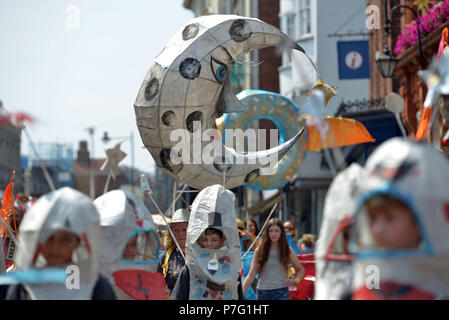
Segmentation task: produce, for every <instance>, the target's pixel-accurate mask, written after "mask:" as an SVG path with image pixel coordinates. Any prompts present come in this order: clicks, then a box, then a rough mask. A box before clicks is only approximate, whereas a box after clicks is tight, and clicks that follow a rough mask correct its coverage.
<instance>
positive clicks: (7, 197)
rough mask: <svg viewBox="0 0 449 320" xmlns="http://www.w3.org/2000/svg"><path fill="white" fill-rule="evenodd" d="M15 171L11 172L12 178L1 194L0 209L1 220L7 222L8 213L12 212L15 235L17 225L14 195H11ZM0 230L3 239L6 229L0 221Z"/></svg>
mask: <svg viewBox="0 0 449 320" xmlns="http://www.w3.org/2000/svg"><path fill="white" fill-rule="evenodd" d="M15 175H16V172H15V171H13V172H12V178H11V182H10V183H9V184H8V185H7V186H6V189H5V193H4V195H3V200H2V208H1V209H0V214H1V215H2V218H3V220H5V222H6V223H7V224H9V223H10V222H9V214H10V213H11V212H12V216H13V220H14V231H15V232H16V235H17V226H16V218H15V212H14V195H13V190H12V188H13V185H14V179H15ZM0 230H1V237H2V238H3V239H5V237H6V235H7V233H8V231H7V230H6V228H5V226H4V225H3V224H2V223H0Z"/></svg>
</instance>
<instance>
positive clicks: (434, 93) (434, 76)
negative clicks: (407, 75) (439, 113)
mask: <svg viewBox="0 0 449 320" xmlns="http://www.w3.org/2000/svg"><path fill="white" fill-rule="evenodd" d="M418 75H419V76H420V77H421V79H423V81H424V82H425V83H426V84H427V87H428V91H427V96H426V99H425V101H424V107H429V106H431V105H434V104H435V102H436V100H437V99H438V97H439V95H440V94H445V95H448V94H449V52H447V53H446V54H444V55H443V57H441V60H440V61H438V59H437V58H433V60H432V63H431V64H430V67H429V69H427V70H421V71H419V72H418Z"/></svg>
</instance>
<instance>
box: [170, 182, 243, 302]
mask: <svg viewBox="0 0 449 320" xmlns="http://www.w3.org/2000/svg"><path fill="white" fill-rule="evenodd" d="M229 203H235V196H234V194H233V193H232V192H231V191H229V190H226V189H225V188H224V187H222V186H221V185H212V186H210V187H207V188H205V189H203V190H202V191H201V192H200V193H199V194H198V195H197V197H196V198H195V201H194V202H193V204H192V209H191V214H190V219H189V225H188V230H187V243H186V265H185V266H184V268H183V270H182V271H181V274H180V275H179V278H178V281H177V282H176V285H175V287H174V289H173V292H172V298H173V299H175V300H236V299H243V294H242V289H241V283H240V268H241V248H240V240H239V234H238V232H237V225H236V216H235V207H234V206H229Z"/></svg>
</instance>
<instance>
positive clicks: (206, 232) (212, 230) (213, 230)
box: [204, 228, 224, 239]
mask: <svg viewBox="0 0 449 320" xmlns="http://www.w3.org/2000/svg"><path fill="white" fill-rule="evenodd" d="M210 234H218V235H219V236H220V238H221V239H223V237H224V234H223V231H221V230H220V229H216V228H207V229H206V230H204V235H206V236H208V235H210Z"/></svg>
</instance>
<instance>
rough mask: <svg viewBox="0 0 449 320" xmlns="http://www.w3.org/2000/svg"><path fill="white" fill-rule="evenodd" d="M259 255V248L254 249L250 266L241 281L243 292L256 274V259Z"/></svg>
mask: <svg viewBox="0 0 449 320" xmlns="http://www.w3.org/2000/svg"><path fill="white" fill-rule="evenodd" d="M258 256H259V248H257V249H256V250H255V251H254V256H253V261H251V268H250V269H249V272H248V274H247V276H246V277H245V281H243V294H244V293H245V292H246V290H248V288H249V286H250V285H251V284H252V283H253V281H254V279H255V278H256V274H257V260H258Z"/></svg>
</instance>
